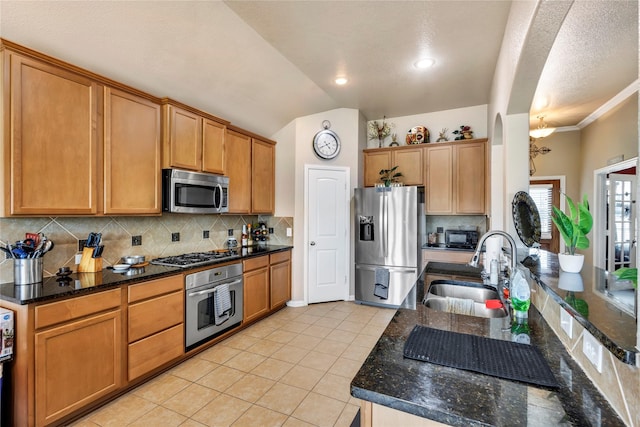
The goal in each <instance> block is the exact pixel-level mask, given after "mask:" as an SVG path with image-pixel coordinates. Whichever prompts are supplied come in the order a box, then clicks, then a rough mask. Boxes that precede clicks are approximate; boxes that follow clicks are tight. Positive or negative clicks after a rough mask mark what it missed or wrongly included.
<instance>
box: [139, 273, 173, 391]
mask: <svg viewBox="0 0 640 427" xmlns="http://www.w3.org/2000/svg"><path fill="white" fill-rule="evenodd" d="M128 302H129V308H128V313H129V316H128V319H129V320H128V322H127V342H128V352H127V355H128V364H127V373H128V374H127V378H128V379H129V381H131V380H134V379H136V378H138V377H140V376H142V375H144V374H147V373H149V372H151V371H153V370H154V369H156V368H158V367H160V366H162V365H164V364H166V363H168V362H170V361H172V360H174V359H177V358H178V357H180V356H182V355H183V354H184V281H183V278H182V276H172V277H167V278H163V279H157V280H151V281H148V282H144V283H140V284H136V285H131V286H129V288H128Z"/></svg>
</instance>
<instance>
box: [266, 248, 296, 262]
mask: <svg viewBox="0 0 640 427" xmlns="http://www.w3.org/2000/svg"><path fill="white" fill-rule="evenodd" d="M269 257H270V258H269V261H270V263H271V264H278V263H279V262H285V261H289V260H290V259H291V251H284V252H278V253H275V254H271V255H269Z"/></svg>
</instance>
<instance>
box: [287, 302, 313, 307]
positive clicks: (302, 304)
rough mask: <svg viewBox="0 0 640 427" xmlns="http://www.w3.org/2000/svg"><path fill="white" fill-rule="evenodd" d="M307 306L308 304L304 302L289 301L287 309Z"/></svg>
mask: <svg viewBox="0 0 640 427" xmlns="http://www.w3.org/2000/svg"><path fill="white" fill-rule="evenodd" d="M307 305H308V304H307V302H306V301H302V300H290V301H287V307H306V306H307Z"/></svg>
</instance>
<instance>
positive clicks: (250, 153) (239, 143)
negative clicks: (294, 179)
mask: <svg viewBox="0 0 640 427" xmlns="http://www.w3.org/2000/svg"><path fill="white" fill-rule="evenodd" d="M225 164H226V175H227V176H228V177H229V213H238V214H242V213H252V214H272V213H273V211H274V205H275V142H273V141H269V140H266V139H264V138H261V137H259V136H257V135H253V134H250V133H249V132H247V131H244V130H241V129H238V128H235V127H230V128H229V129H227V135H226V141H225Z"/></svg>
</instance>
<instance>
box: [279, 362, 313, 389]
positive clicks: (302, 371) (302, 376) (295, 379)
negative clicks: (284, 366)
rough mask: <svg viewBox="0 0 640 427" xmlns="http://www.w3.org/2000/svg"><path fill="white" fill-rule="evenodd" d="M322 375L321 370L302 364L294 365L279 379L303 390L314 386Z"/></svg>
mask: <svg viewBox="0 0 640 427" xmlns="http://www.w3.org/2000/svg"><path fill="white" fill-rule="evenodd" d="M323 375H324V372H322V371H318V370H315V369H312V368H307V367H304V366H294V367H293V368H292V369H291V370H290V371H289V372H287V373H286V374H285V375H284V376H283V377H282V378H281V379H280V382H281V383H283V384H288V385H292V386H294V387H300V388H303V389H305V390H311V389H313V387H315V385H316V384H317V383H318V381H320V378H322V376H323Z"/></svg>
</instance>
